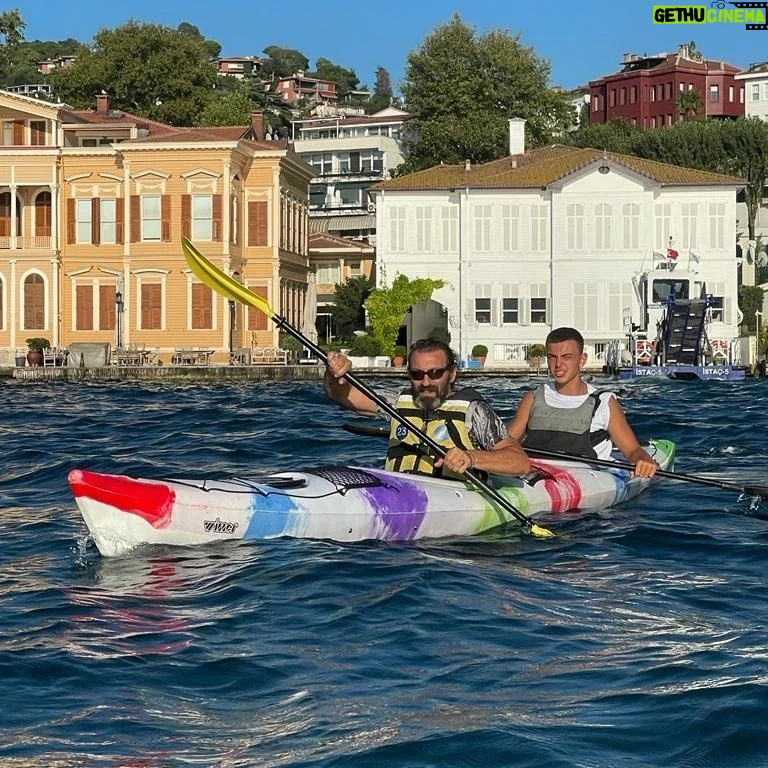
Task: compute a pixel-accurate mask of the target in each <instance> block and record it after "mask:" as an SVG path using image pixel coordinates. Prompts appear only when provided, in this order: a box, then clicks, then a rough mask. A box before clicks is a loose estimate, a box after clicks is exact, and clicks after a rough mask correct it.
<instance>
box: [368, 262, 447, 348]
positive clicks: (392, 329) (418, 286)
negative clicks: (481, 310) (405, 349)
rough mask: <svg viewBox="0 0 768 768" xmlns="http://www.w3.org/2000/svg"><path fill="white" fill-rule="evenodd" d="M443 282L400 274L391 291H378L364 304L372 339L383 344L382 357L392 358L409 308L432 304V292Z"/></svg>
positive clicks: (378, 289)
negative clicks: (371, 330) (428, 302)
mask: <svg viewBox="0 0 768 768" xmlns="http://www.w3.org/2000/svg"><path fill="white" fill-rule="evenodd" d="M443 285H445V283H444V282H443V281H442V280H433V279H432V278H431V277H417V278H414V279H413V280H411V279H409V278H408V277H406V276H405V275H398V276H397V277H396V278H395V281H394V282H393V283H392V287H391V288H375V289H374V290H373V291H371V295H370V296H369V297H368V298H367V300H366V302H365V308H366V309H367V310H368V317H369V318H370V320H371V327H372V328H373V336H374V338H375V339H378V341H379V343H380V344H381V354H383V355H387V356H389V357H392V355H393V353H394V349H395V343H396V342H397V333H398V331H399V330H400V326H401V325H402V324H403V318H404V317H405V313H406V312H407V311H408V308H409V307H412V306H413V305H414V304H418V303H419V302H420V301H429V299H431V298H432V293H433V291H435V290H437V289H438V288H442V287H443Z"/></svg>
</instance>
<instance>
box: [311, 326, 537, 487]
mask: <svg viewBox="0 0 768 768" xmlns="http://www.w3.org/2000/svg"><path fill="white" fill-rule="evenodd" d="M351 367H352V365H351V363H350V360H349V358H347V357H346V356H345V355H342V354H339V353H335V352H330V353H329V354H328V361H327V366H326V370H325V378H324V383H325V391H326V393H327V395H328V397H329V398H330V399H331V400H333V401H334V402H336V403H338V404H339V405H342V406H344V407H345V408H349V409H350V410H353V411H356V412H357V413H359V414H361V415H365V416H373V415H377V414H378V412H379V407H378V405H377V404H376V403H375V402H374V401H373V400H371V399H370V398H369V397H368V396H367V395H365V394H363V393H362V392H360V391H359V390H358V389H355V388H354V387H352V386H351V385H350V384H349V382H347V381H346V380H345V379H344V375H345V374H346V373H348V372H349V371H350V370H351ZM407 370H408V376H409V378H410V380H411V386H410V388H409V389H406V390H403V391H402V392H401V393H400V394H399V395H397V396H395V397H392V398H390V400H391V402H390V404H391V405H392V406H393V407H394V408H395V410H396V411H397V412H398V413H399V414H400V415H401V416H403V417H404V418H405V419H407V421H408V422H409V423H411V424H413V425H414V427H416V428H417V429H419V430H421V431H422V432H425V433H426V434H428V435H429V436H430V437H431V438H432V439H433V440H434V441H435V442H437V443H439V444H440V445H441V446H442V447H444V448H445V449H446V454H445V456H444V457H437V456H433V455H431V454H430V452H429V451H428V449H426V448H425V447H424V446H423V445H422V442H421V440H420V438H419V435H418V434H414V432H413V431H411V430H410V429H407V428H406V427H405V426H404V425H403V424H401V423H400V422H399V421H397V420H396V419H390V432H389V447H388V449H387V460H386V465H385V466H386V468H387V469H390V470H394V471H397V472H411V473H415V474H420V475H431V476H435V477H453V478H459V477H460V476H461V475H462V474H464V472H466V471H467V470H468V469H473V470H476V471H479V472H483V473H491V474H497V475H523V474H525V473H527V472H529V471H530V469H531V465H530V462H529V460H528V456H527V454H526V453H525V451H523V449H522V448H521V447H520V443H519V442H518V441H517V440H516V439H515V438H513V437H512V436H510V435H509V434H508V433H507V430H506V427H505V425H504V422H503V421H502V419H501V418H500V417H499V415H498V414H497V413H496V412H495V411H494V410H493V408H492V407H491V405H490V403H489V402H488V401H487V400H485V399H484V398H483V396H482V395H480V394H479V393H478V392H476V391H475V390H474V389H472V388H471V387H462V388H460V389H457V387H456V379H457V377H458V367H457V365H456V356H455V355H454V353H453V350H452V349H451V348H450V347H449V346H448V345H447V344H445V343H443V342H442V341H438V340H437V339H420V340H419V341H417V342H415V343H414V344H412V345H411V348H410V350H409V352H408V363H407ZM384 415H385V416H387V415H388V414H386V412H384Z"/></svg>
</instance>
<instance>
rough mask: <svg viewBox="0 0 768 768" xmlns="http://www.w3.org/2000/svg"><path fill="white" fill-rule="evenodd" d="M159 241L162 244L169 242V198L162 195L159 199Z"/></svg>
mask: <svg viewBox="0 0 768 768" xmlns="http://www.w3.org/2000/svg"><path fill="white" fill-rule="evenodd" d="M160 216H161V217H162V219H161V222H160V239H161V240H162V241H163V242H164V243H170V242H171V196H170V195H163V196H162V197H161V198H160Z"/></svg>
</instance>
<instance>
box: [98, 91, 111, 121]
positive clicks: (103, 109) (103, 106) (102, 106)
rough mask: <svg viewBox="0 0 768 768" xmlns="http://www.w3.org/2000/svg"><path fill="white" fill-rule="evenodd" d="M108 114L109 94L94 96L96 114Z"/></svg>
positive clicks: (102, 93)
mask: <svg viewBox="0 0 768 768" xmlns="http://www.w3.org/2000/svg"><path fill="white" fill-rule="evenodd" d="M107 112H109V94H108V93H104V92H103V91H102V92H101V93H97V94H96V114H97V115H106V114H107Z"/></svg>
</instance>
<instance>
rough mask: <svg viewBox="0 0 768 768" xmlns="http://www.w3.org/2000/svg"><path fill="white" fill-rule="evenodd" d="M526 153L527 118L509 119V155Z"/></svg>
mask: <svg viewBox="0 0 768 768" xmlns="http://www.w3.org/2000/svg"><path fill="white" fill-rule="evenodd" d="M524 152H525V118H522V117H510V118H509V154H510V155H522V154H523V153H524Z"/></svg>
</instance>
